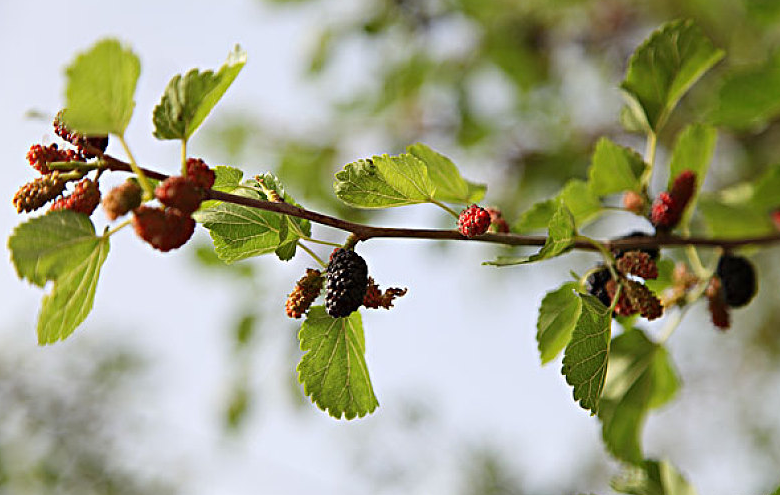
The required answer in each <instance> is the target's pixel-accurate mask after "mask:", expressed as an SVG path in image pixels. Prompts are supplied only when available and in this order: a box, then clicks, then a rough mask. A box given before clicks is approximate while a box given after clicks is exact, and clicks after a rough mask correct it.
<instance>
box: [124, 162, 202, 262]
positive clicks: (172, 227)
mask: <svg viewBox="0 0 780 495" xmlns="http://www.w3.org/2000/svg"><path fill="white" fill-rule="evenodd" d="M186 169H187V175H186V176H183V177H182V176H176V177H168V178H167V179H165V180H164V181H163V182H162V183H160V185H159V186H157V188H156V189H155V191H154V195H155V197H156V198H157V199H158V200H159V201H160V203H162V204H163V206H162V207H153V206H140V207H138V208H136V209H135V210H133V213H134V215H133V228H134V229H135V232H136V234H138V237H140V238H141V239H143V240H145V241H146V242H148V243H149V244H151V246H152V247H153V248H155V249H158V250H160V251H162V252H167V251H170V250H172V249H177V248H179V247H181V246H183V245H184V243H186V242H187V241H188V240H189V239H190V237H192V234H193V232H195V220H194V219H193V218H192V214H193V213H194V212H195V210H197V209H198V207H199V206H200V203H201V201H202V200H203V197H204V194H203V193H204V190H205V189H210V188H211V186H213V185H214V180H215V174H214V171H213V170H211V169H210V168H209V167H208V165H206V164H205V163H204V162H203V160H200V159H195V158H190V159H189V160H187V164H186Z"/></svg>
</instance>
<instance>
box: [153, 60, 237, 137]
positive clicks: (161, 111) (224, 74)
mask: <svg viewBox="0 0 780 495" xmlns="http://www.w3.org/2000/svg"><path fill="white" fill-rule="evenodd" d="M245 64H246V52H244V51H243V50H241V48H240V47H239V46H238V45H236V47H235V48H234V49H233V51H232V52H230V53H229V54H228V58H227V60H226V61H225V63H224V65H222V67H221V68H220V69H219V71H218V72H217V73H214V72H213V71H210V70H207V71H203V72H201V71H200V70H198V69H192V70H190V71H189V72H187V73H186V74H185V75H184V76H182V75H179V74H177V75H176V76H174V77H173V79H171V81H170V82H169V83H168V87H166V88H165V93H163V96H162V99H161V100H160V103H159V104H158V105H157V106H156V107H154V117H153V120H154V136H155V137H156V138H157V139H183V140H187V139H189V137H190V136H192V133H193V132H195V130H196V129H197V128H198V127H199V126H200V125H201V124H202V123H203V120H204V119H205V118H206V117H207V116H208V114H209V113H210V112H211V110H212V109H213V108H214V106H215V105H216V104H217V102H218V101H219V100H220V98H222V95H224V94H225V91H227V89H228V88H229V87H230V85H231V84H233V81H234V80H235V78H236V77H237V76H238V73H239V72H241V69H242V68H243V67H244V65H245Z"/></svg>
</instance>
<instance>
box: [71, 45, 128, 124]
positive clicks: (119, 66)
mask: <svg viewBox="0 0 780 495" xmlns="http://www.w3.org/2000/svg"><path fill="white" fill-rule="evenodd" d="M65 73H66V76H67V88H66V101H67V103H66V108H67V110H66V111H65V112H64V115H63V120H64V121H65V123H66V125H67V126H68V127H69V128H70V129H72V130H74V131H78V132H81V133H83V134H92V135H94V134H97V135H104V134H109V133H113V134H116V135H122V134H124V132H125V129H126V128H127V124H128V123H129V122H130V117H132V115H133V109H134V108H135V101H134V100H133V95H134V94H135V85H136V82H137V81H138V75H139V74H140V73H141V62H140V61H139V60H138V57H136V56H135V54H134V53H133V52H132V51H130V50H129V49H126V48H123V47H122V45H121V44H120V43H119V41H117V40H114V39H107V40H103V41H99V42H98V43H96V44H95V45H94V46H93V47H92V48H91V49H90V50H89V51H87V52H85V53H82V54H80V55H79V56H78V57H76V60H74V61H73V63H72V64H71V65H70V67H68V68H67V70H66V72H65Z"/></svg>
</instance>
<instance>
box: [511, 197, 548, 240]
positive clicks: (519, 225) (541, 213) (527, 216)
mask: <svg viewBox="0 0 780 495" xmlns="http://www.w3.org/2000/svg"><path fill="white" fill-rule="evenodd" d="M556 207H557V203H556V201H555V200H554V199H547V200H545V201H540V202H538V203H534V205H533V206H531V207H530V208H529V209H528V210H526V211H525V212H524V213H523V214H522V215H520V218H519V219H518V220H517V222H516V223H515V224H514V225H512V232H516V233H518V234H525V233H527V232H531V231H534V230H540V229H543V228H546V227H547V225H548V224H549V223H550V219H551V218H552V216H553V215H554V214H555V210H556Z"/></svg>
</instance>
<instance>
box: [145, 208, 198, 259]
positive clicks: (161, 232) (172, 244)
mask: <svg viewBox="0 0 780 495" xmlns="http://www.w3.org/2000/svg"><path fill="white" fill-rule="evenodd" d="M133 213H134V215H133V228H134V229H135V233H136V234H138V237H140V238H141V239H143V240H145V241H146V242H148V243H149V244H151V245H152V247H153V248H155V249H158V250H160V251H162V252H166V251H170V250H171V249H176V248H179V247H181V246H182V245H184V243H186V242H187V241H188V240H189V238H190V237H192V233H193V232H194V231H195V220H193V219H192V217H190V216H189V215H184V214H183V213H182V212H180V211H179V210H177V209H175V208H166V209H162V208H153V207H150V206H139V207H138V208H136V209H135V211H134V212H133Z"/></svg>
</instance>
